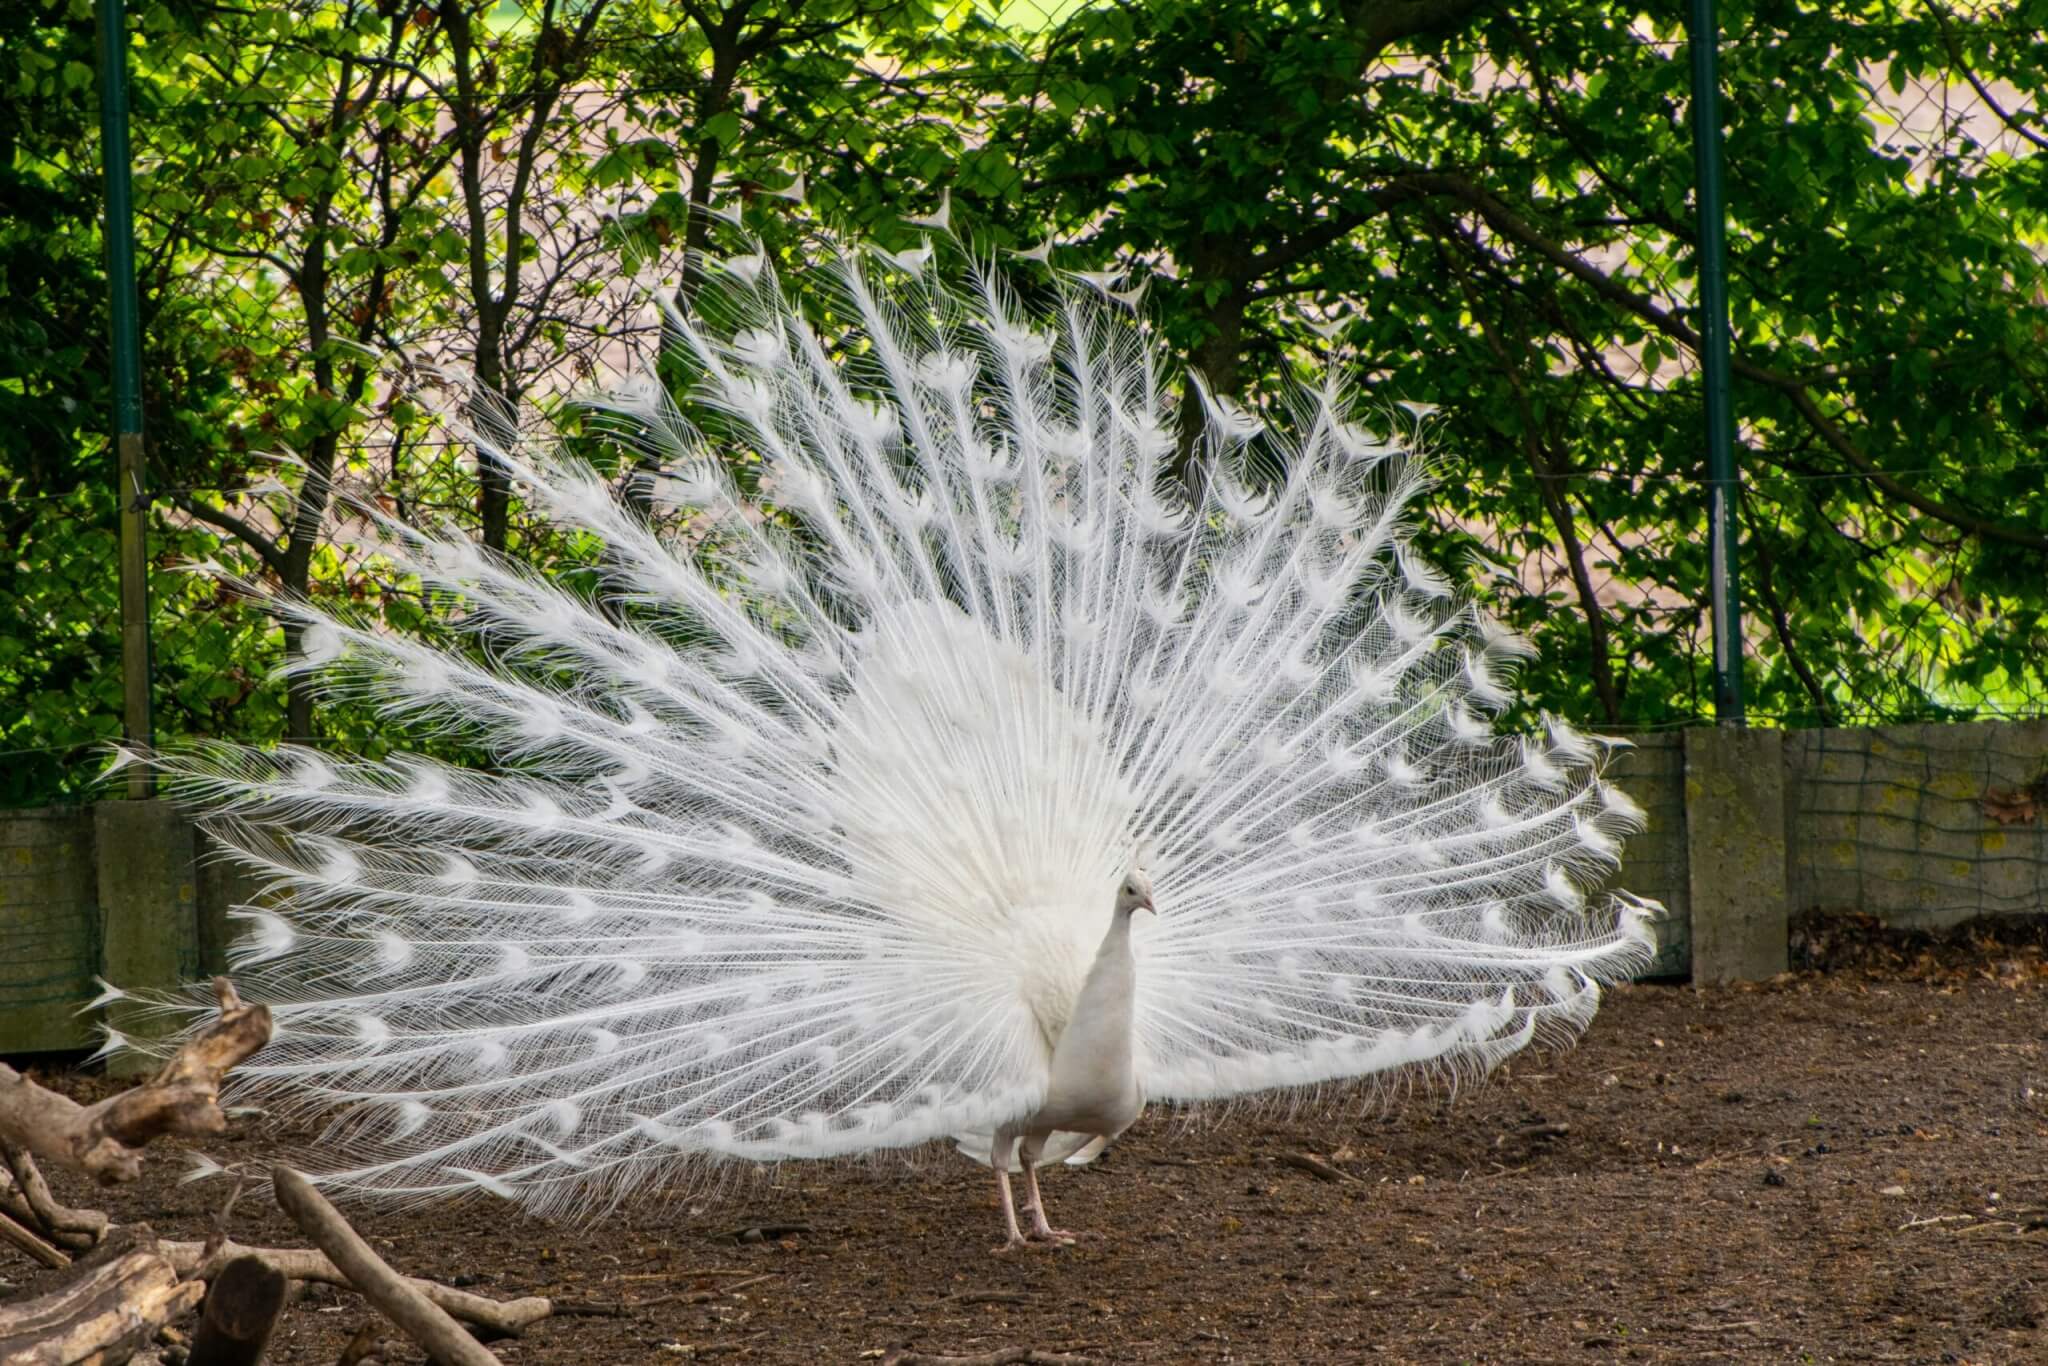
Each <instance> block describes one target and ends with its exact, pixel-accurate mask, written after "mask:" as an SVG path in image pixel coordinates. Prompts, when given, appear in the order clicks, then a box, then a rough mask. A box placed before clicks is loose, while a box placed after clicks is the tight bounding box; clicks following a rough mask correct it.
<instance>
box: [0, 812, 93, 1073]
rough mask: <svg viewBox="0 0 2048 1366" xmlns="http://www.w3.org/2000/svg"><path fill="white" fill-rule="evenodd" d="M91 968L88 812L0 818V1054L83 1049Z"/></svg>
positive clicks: (88, 1034) (88, 1036) (88, 1033)
mask: <svg viewBox="0 0 2048 1366" xmlns="http://www.w3.org/2000/svg"><path fill="white" fill-rule="evenodd" d="M99 969H100V913H99V893H98V873H97V870H96V869H95V867H94V865H93V822H92V812H91V811H89V810H80V809H78V808H75V807H73V808H62V807H59V808H51V809H48V810H41V811H10V812H7V813H6V814H5V815H4V816H0V1053H32V1052H45V1051H49V1050H54V1049H67V1048H81V1047H90V1046H91V1045H92V1043H93V1042H94V1039H93V1035H92V1025H91V1022H90V1021H89V1020H87V1019H85V1018H84V1017H83V1016H81V1015H79V1014H78V1013H77V1010H78V1007H79V1006H80V1005H81V1004H82V1003H84V1002H86V1001H89V1000H91V999H92V997H93V994H94V989H93V981H92V979H93V974H94V973H96V972H98V971H99Z"/></svg>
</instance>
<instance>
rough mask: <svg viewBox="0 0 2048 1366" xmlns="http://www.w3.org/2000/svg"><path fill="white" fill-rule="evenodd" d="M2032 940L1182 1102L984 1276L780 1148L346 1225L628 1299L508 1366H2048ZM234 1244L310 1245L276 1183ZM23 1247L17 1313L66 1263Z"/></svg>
mask: <svg viewBox="0 0 2048 1366" xmlns="http://www.w3.org/2000/svg"><path fill="white" fill-rule="evenodd" d="M2040 939H2041V935H2040V933H2039V930H2038V928H2037V929H2033V930H2020V931H2017V932H2010V933H2008V932H2003V931H1998V930H1995V929H1993V930H1973V931H1965V932H1962V933H1958V934H1952V935H1948V936H1937V937H1927V936H1921V937H1914V936H1897V935H1884V934H1882V933H1879V932H1877V931H1876V930H1874V929H1873V928H1872V927H1870V926H1868V925H1864V924H1860V923H1858V922H1854V921H1831V922H1816V923H1810V924H1808V925H1806V926H1803V927H1802V928H1801V931H1800V934H1799V935H1798V936H1797V937H1795V950H1796V953H1797V956H1798V958H1799V960H1800V961H1801V962H1803V963H1805V964H1807V965H1808V969H1809V970H1807V971H1802V972H1800V973H1797V974H1792V975H1788V976H1787V977H1785V978H1782V979H1780V980H1778V981H1776V982H1774V983H1771V984H1768V985H1766V986H1763V987H1757V988H1739V989H1698V990H1696V989H1694V988H1692V987H1688V986H1654V985H1652V986H1634V987H1627V988H1622V989H1619V990H1616V991H1614V992H1613V993H1612V994H1611V996H1610V997H1609V1000H1608V1003H1607V1005H1606V1006H1605V1007H1604V1008H1603V1010H1602V1011H1601V1013H1600V1016H1599V1018H1598V1020H1597V1021H1596V1022H1595V1023H1594V1025H1593V1028H1592V1030H1591V1032H1590V1034H1589V1035H1588V1036H1587V1038H1586V1040H1585V1042H1584V1043H1583V1044H1582V1045H1581V1046H1580V1047H1579V1048H1577V1049H1576V1050H1573V1051H1571V1052H1568V1053H1562V1054H1554V1055H1542V1056H1533V1055H1525V1056H1523V1057H1522V1058H1520V1059H1518V1060H1517V1061H1515V1062H1514V1063H1513V1064H1512V1065H1511V1066H1510V1067H1508V1068H1505V1069H1503V1070H1502V1071H1501V1072H1500V1073H1499V1074H1498V1075H1497V1076H1496V1077H1495V1078H1494V1079H1493V1080H1492V1081H1491V1082H1490V1083H1488V1084H1487V1085H1485V1086H1483V1087H1479V1088H1475V1089H1470V1090H1468V1091H1466V1092H1465V1093H1464V1094H1462V1095H1460V1096H1457V1097H1455V1098H1447V1097H1443V1096H1432V1095H1427V1094H1417V1095H1410V1096H1406V1097H1403V1098H1400V1099H1398V1100H1395V1101H1393V1102H1391V1103H1386V1104H1381V1103H1374V1104H1372V1105H1370V1106H1365V1105H1354V1106H1351V1107H1349V1108H1348V1109H1337V1110H1330V1109H1325V1110H1324V1111H1322V1112H1319V1113H1317V1114H1314V1115H1297V1116H1294V1117H1292V1118H1286V1119H1279V1120H1276V1119H1274V1118H1273V1117H1272V1116H1271V1115H1270V1114H1266V1115H1263V1116H1262V1115H1257V1114H1253V1113H1241V1114H1236V1115H1230V1114H1224V1115H1217V1116H1208V1117H1200V1116H1198V1117H1195V1118H1194V1119H1192V1120H1190V1119H1189V1118H1187V1117H1184V1116H1176V1115H1174V1114H1171V1113H1166V1112H1161V1111H1156V1110H1155V1112H1154V1113H1152V1114H1150V1115H1148V1116H1147V1118H1146V1119H1145V1120H1144V1121H1143V1122H1142V1123H1141V1124H1139V1126H1138V1127H1137V1128H1136V1129H1135V1130H1133V1131H1132V1132H1131V1133H1130V1134H1129V1135H1127V1136H1126V1137H1125V1138H1124V1140H1123V1141H1122V1142H1120V1143H1119V1144H1118V1145H1117V1146H1116V1147H1115V1148H1114V1149H1113V1150H1112V1151H1111V1152H1110V1153H1109V1154H1108V1155H1107V1156H1106V1157H1105V1158H1104V1159H1102V1160H1101V1161H1099V1162H1098V1163H1096V1164H1095V1165H1094V1166H1093V1167H1090V1168H1086V1169H1081V1170H1059V1171H1055V1172H1053V1173H1052V1174H1050V1176H1049V1177H1048V1179H1047V1188H1048V1190H1047V1195H1048V1201H1049V1203H1050V1205H1051V1208H1052V1213H1053V1217H1054V1219H1055V1221H1056V1222H1058V1223H1061V1224H1063V1225H1066V1226H1069V1227H1076V1228H1081V1229H1089V1230H1095V1231H1097V1232H1099V1233H1100V1234H1101V1235H1102V1236H1100V1237H1097V1238H1091V1239H1088V1240H1086V1241H1083V1242H1081V1243H1079V1244H1077V1245H1074V1246H1069V1247H1060V1248H1048V1249H1040V1250H1034V1251H1031V1252H1028V1253H1024V1254H1019V1255H1013V1256H1007V1257H1005V1256H995V1255H992V1253H991V1251H990V1249H991V1247H992V1246H993V1245H994V1244H995V1243H996V1242H997V1241H998V1238H997V1231H998V1227H999V1224H998V1215H997V1211H996V1205H995V1194H994V1189H993V1183H992V1182H991V1181H990V1180H989V1178H988V1174H987V1173H986V1171H984V1170H983V1169H981V1168H978V1167H974V1166H971V1165H970V1164H968V1163H967V1162H966V1161H965V1160H964V1159H960V1158H957V1157H954V1156H951V1155H950V1154H946V1153H940V1152H931V1153H927V1154H921V1155H916V1156H913V1157H910V1158H891V1159H886V1160H884V1161H881V1162H876V1163H872V1164H866V1165H856V1166H830V1165H809V1164H796V1163H792V1164H788V1165H785V1166H783V1167H780V1168H778V1169H774V1170H771V1171H764V1172H761V1173H760V1174H758V1175H756V1176H754V1177H751V1178H748V1179H745V1180H742V1181H739V1182H737V1183H735V1184H734V1185H733V1186H732V1187H731V1188H730V1189H729V1190H727V1191H726V1192H725V1193H724V1194H723V1196H722V1197H721V1198H719V1199H718V1200H716V1201H703V1200H700V1201H697V1202H695V1203H692V1202H686V1201H680V1200H666V1201H665V1200H662V1199H660V1198H649V1199H646V1200H644V1201H637V1202H635V1203H634V1204H633V1205H631V1206H630V1207H629V1208H627V1209H625V1210H622V1211H620V1212H618V1213H617V1214H614V1215H613V1216H611V1217H609V1218H607V1219H606V1220H604V1221H603V1222H601V1223H598V1224H596V1225H593V1226H591V1227H585V1228H578V1227H574V1226H569V1225H565V1224H558V1223H550V1222H545V1221H541V1220H536V1219H533V1218H529V1217H526V1216H522V1215H520V1214H518V1213H515V1212H512V1211H510V1210H508V1209H507V1208H505V1207H503V1206H495V1205H486V1204H472V1205H466V1206H461V1207H457V1208H449V1209H441V1210H435V1211H429V1212H426V1213H420V1214H410V1215H400V1214H388V1213H376V1212H368V1211H361V1210H358V1211H353V1213H354V1214H355V1215H356V1221H357V1225H358V1227H359V1228H361V1229H362V1230H363V1231H364V1232H365V1233H366V1234H367V1235H368V1236H369V1237H370V1238H371V1240H372V1241H373V1242H374V1243H375V1244H376V1245H377V1246H378V1247H379V1249H380V1250H381V1251H382V1252H383V1253H384V1255H385V1256H386V1257H387V1258H388V1259H389V1260H390V1261H391V1262H392V1263H393V1264H394V1265H395V1266H397V1267H398V1268H400V1269H401V1270H404V1271H406V1272H408V1273H410V1274H413V1275H419V1276H429V1277H435V1278H438V1279H441V1280H444V1281H448V1282H450V1283H453V1284H456V1285H461V1286H466V1287H469V1288H472V1289H475V1290H478V1291H481V1292H483V1293H487V1294H492V1295H499V1296H504V1297H507V1298H510V1297H514V1296H519V1295H527V1294H542V1295H548V1296H551V1297H555V1298H557V1299H561V1300H568V1301H575V1302H579V1303H581V1304H584V1305H587V1306H590V1307H592V1308H595V1309H597V1310H600V1311H604V1312H605V1315H606V1316H598V1317H584V1316H578V1317H561V1318H556V1319H553V1320H550V1321H548V1322H545V1323H542V1324H540V1325H539V1326H537V1327H536V1328H535V1329H533V1330H532V1331H530V1332H529V1333H528V1335H527V1336H526V1337H525V1338H524V1339H522V1340H519V1341H512V1342H501V1343H497V1344H494V1350H495V1351H497V1352H498V1353H499V1355H500V1356H501V1357H502V1358H503V1359H504V1360H505V1361H506V1362H507V1363H563V1366H588V1364H591V1363H600V1362H602V1363H613V1362H672V1361H687V1360H716V1361H719V1362H839V1361H845V1362H853V1361H860V1360H877V1361H879V1360H881V1359H882V1358H883V1357H884V1356H885V1355H886V1354H888V1353H890V1352H892V1351H895V1350H897V1349H910V1350H912V1351H916V1352H924V1353H956V1354H972V1353H988V1352H993V1351H996V1350H998V1349H1002V1348H1021V1347H1034V1348H1038V1349H1041V1350H1045V1351H1065V1352H1072V1353H1078V1354H1085V1355H1087V1356H1090V1357H1093V1358H1096V1359H1099V1360H1103V1361H1116V1362H1183V1361H1196V1362H1203V1361H1216V1362H1221V1361H1238V1362H1268V1361H1271V1362H1296V1361H1300V1362H1324V1361H1329V1362H1341V1361H1356V1360H1363V1359H1374V1360H1389V1361H1415V1362H1445V1361H1485V1362H1503V1361H1512V1362H1529V1361H1602V1360H1608V1359H1626V1360H1634V1361H1702V1360H1738V1361H1786V1360H1802V1361H1804V1360H1818V1361H1901V1362H1905V1361H1911V1362H1937V1361H1967V1362H2021V1361H2043V1360H2048V1327H2044V1315H2048V1054H2044V1047H2043V1046H2044V1037H2043V1033H2044V1024H2048V1014H2044V1010H2048V968H2044V966H2043V960H2042V950H2041V943H2040ZM1821 968H1824V969H1827V971H1825V972H1822V971H1816V970H1813V969H1821ZM77 1084H78V1085H79V1086H80V1087H81V1089H91V1088H93V1087H95V1086H100V1085H104V1084H103V1083H96V1082H93V1081H91V1080H89V1079H86V1080H81V1081H79V1082H78V1083H77ZM306 1139H307V1135H303V1134H300V1135H294V1134H288V1133H287V1134H278V1133H265V1132H263V1131H262V1130H261V1129H260V1127H256V1126H254V1125H252V1126H251V1131H250V1132H249V1133H248V1134H246V1135H243V1136H238V1137H237V1138H236V1139H235V1140H233V1141H229V1142H225V1143H222V1144H219V1145H217V1146H216V1147H215V1148H214V1149H212V1151H213V1152H214V1153H215V1155H216V1156H219V1157H222V1158H225V1159H231V1160H236V1161H241V1162H249V1163H264V1162H267V1161H270V1160H272V1159H273V1158H275V1157H280V1156H288V1155H289V1154H290V1153H291V1152H292V1151H293V1150H294V1148H295V1146H296V1145H302V1144H303V1143H304V1142H305V1141H306ZM1309 1159H1313V1160H1309ZM1318 1163H1320V1164H1321V1169H1320V1170H1319V1169H1317V1164H1318ZM185 1165H186V1164H185V1162H184V1160H183V1159H182V1157H181V1156H180V1155H179V1154H177V1153H176V1152H175V1151H170V1150H166V1151H162V1152H159V1153H157V1154H156V1156H155V1158H154V1159H153V1161H152V1162H151V1164H150V1168H149V1174H148V1175H147V1176H146V1177H145V1179H144V1180H143V1181H142V1182H140V1183H139V1184H137V1185H135V1186H132V1187H126V1188H122V1189H119V1190H116V1191H113V1192H100V1193H95V1192H90V1191H86V1190H82V1189H80V1188H79V1187H78V1186H77V1185H76V1184H75V1183H66V1184H63V1185H62V1187H61V1189H60V1191H59V1194H60V1196H64V1197H67V1198H71V1199H73V1200H75V1201H78V1202H81V1203H83V1202H90V1201H94V1200H97V1201H98V1202H100V1203H101V1204H102V1206H103V1207H106V1208H109V1209H110V1210H111V1211H112V1213H113V1215H114V1217H115V1218H116V1219H117V1220H120V1221H123V1222H133V1221H147V1222H149V1223H150V1224H151V1225H153V1226H154V1227H155V1228H156V1230H157V1231H158V1232H159V1233H160V1234H164V1235H166V1236H177V1237H186V1238H198V1237H204V1236H205V1233H206V1229H207V1226H208V1223H209V1220H210V1219H211V1218H212V1216H213V1213H214V1211H215V1209H216V1208H217V1207H218V1205H219V1203H220V1200H221V1197H222V1194H223V1191H222V1188H221V1185H220V1184H219V1183H217V1182H200V1183H195V1184H180V1183H179V1182H178V1179H177V1178H178V1177H179V1176H180V1175H181V1174H183V1171H184V1169H185ZM230 1223H231V1231H232V1235H233V1236H234V1237H235V1238H236V1239H237V1240H239V1241H241V1242H244V1243H249V1244H258V1245H273V1246H277V1245H283V1246H299V1245H302V1244H303V1240H302V1239H300V1238H298V1237H297V1236H296V1234H295V1232H294V1231H293V1230H292V1229H291V1228H290V1227H289V1225H288V1224H287V1223H286V1222H285V1220H284V1219H283V1217H282V1216H281V1215H280V1214H279V1213H278V1212H277V1211H276V1210H275V1209H273V1208H270V1207H269V1206H268V1203H267V1201H264V1200H260V1199H258V1198H256V1197H253V1196H251V1197H245V1198H244V1199H242V1200H240V1201H239V1202H237V1204H236V1206H235V1209H234V1211H233V1214H232V1216H231V1220H230ZM0 1259H7V1260H0V1272H4V1274H6V1275H7V1276H8V1277H10V1278H11V1279H12V1280H14V1281H15V1282H17V1283H18V1284H19V1286H20V1289H21V1291H23V1292H25V1293H33V1292H35V1291H36V1290H38V1289H40V1288H44V1287H46V1286H48V1285H49V1284H50V1283H51V1282H52V1279H53V1277H54V1275H55V1273H45V1272H40V1271H36V1270H35V1269H34V1268H31V1267H30V1266H29V1265H28V1264H27V1263H26V1262H24V1261H21V1260H19V1259H14V1258H13V1254H11V1253H6V1252H0ZM371 1317H372V1315H371V1314H370V1311H368V1310H367V1309H365V1307H364V1306H363V1304H362V1302H361V1301H360V1300H358V1299H357V1298H356V1297H354V1296H353V1295H351V1294H348V1293H346V1292H342V1291H335V1290H329V1289H325V1288H319V1287H315V1288H310V1289H308V1290H307V1291H306V1292H305V1293H304V1294H303V1295H302V1297H301V1298H300V1299H299V1300H298V1301H297V1302H296V1303H295V1304H294V1306H293V1308H292V1309H291V1310H289V1311H288V1313H287V1315H286V1319H285V1321H284V1323H283V1325H282V1327H281V1329H280V1331H279V1339H278V1342H277V1345H276V1346H275V1347H274V1349H273V1354H272V1357H271V1360H274V1361H276V1362H279V1363H283V1364H285V1366H300V1364H306V1366H310V1364H315V1363H317V1366H331V1364H332V1363H333V1362H334V1361H335V1359H336V1357H337V1355H338V1354H339V1353H340V1352H341V1350H342V1347H343V1344H344V1343H345V1342H346V1341H347V1340H348V1338H349V1337H350V1335H351V1334H352V1333H354V1332H355V1330H356V1329H357V1328H358V1326H360V1325H362V1324H363V1323H365V1322H367V1321H369V1320H370V1319H371ZM422 1359H423V1358H422V1357H421V1356H420V1354H419V1353H418V1352H417V1350H414V1349H411V1348H408V1349H406V1351H405V1352H402V1353H401V1354H400V1355H399V1357H398V1360H401V1361H408V1362H411V1361H419V1360H422Z"/></svg>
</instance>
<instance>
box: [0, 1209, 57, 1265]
mask: <svg viewBox="0 0 2048 1366" xmlns="http://www.w3.org/2000/svg"><path fill="white" fill-rule="evenodd" d="M0 1242H4V1243H6V1244H8V1245H9V1246H10V1247H14V1248H16V1249H18V1250H20V1251H22V1252H26V1253H27V1254H28V1255H29V1256H31V1257H33V1258H35V1259H36V1260H37V1261H39V1262H41V1263H42V1264H43V1265H44V1266H69V1265H71V1254H70V1253H68V1252H66V1251H64V1249H62V1248H60V1247H58V1246H57V1245H56V1244H54V1243H51V1242H48V1241H47V1240H45V1239H44V1238H43V1236H42V1235H41V1234H40V1233H38V1232H36V1231H35V1230H33V1229H31V1228H29V1227H27V1226H26V1224H25V1223H24V1222H23V1216H18V1215H16V1214H15V1213H14V1212H13V1211H12V1210H11V1209H7V1208H5V1207H4V1206H0Z"/></svg>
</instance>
